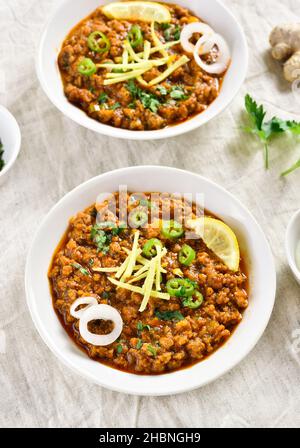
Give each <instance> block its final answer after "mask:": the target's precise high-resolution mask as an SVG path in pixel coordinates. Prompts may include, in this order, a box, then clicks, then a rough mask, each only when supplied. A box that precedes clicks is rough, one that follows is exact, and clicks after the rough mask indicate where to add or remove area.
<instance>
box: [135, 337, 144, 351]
mask: <svg viewBox="0 0 300 448" xmlns="http://www.w3.org/2000/svg"><path fill="white" fill-rule="evenodd" d="M142 346H143V341H142V339H138V341H137V343H136V348H137V349H138V350H140V348H142Z"/></svg>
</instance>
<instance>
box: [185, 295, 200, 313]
mask: <svg viewBox="0 0 300 448" xmlns="http://www.w3.org/2000/svg"><path fill="white" fill-rule="evenodd" d="M202 302H203V295H202V294H201V292H199V291H194V293H193V295H192V296H191V297H186V298H185V299H184V300H183V301H182V305H183V306H186V307H187V308H191V309H192V310H195V309H196V308H199V306H201V305H202Z"/></svg>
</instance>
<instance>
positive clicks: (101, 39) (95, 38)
mask: <svg viewBox="0 0 300 448" xmlns="http://www.w3.org/2000/svg"><path fill="white" fill-rule="evenodd" d="M87 44H88V47H89V49H90V50H92V51H95V52H96V53H106V52H107V51H108V50H109V49H110V40H109V39H108V37H107V36H106V35H105V34H104V33H101V31H94V32H93V33H91V34H90V35H89V37H88V40H87Z"/></svg>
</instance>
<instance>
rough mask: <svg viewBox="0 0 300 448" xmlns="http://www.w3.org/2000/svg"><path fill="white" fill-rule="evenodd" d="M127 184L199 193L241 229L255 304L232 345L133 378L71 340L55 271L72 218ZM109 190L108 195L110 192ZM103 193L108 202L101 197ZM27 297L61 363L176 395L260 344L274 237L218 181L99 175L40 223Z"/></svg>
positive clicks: (162, 172) (122, 385)
mask: <svg viewBox="0 0 300 448" xmlns="http://www.w3.org/2000/svg"><path fill="white" fill-rule="evenodd" d="M120 185H127V188H128V191H131V192H138V191H157V192H169V193H175V192H177V193H178V192H179V193H192V194H193V195H196V194H197V193H200V194H201V195H204V201H205V207H206V208H207V209H208V210H210V211H211V212H212V213H214V214H216V215H217V216H219V217H220V218H222V219H224V221H225V222H226V223H227V224H229V225H230V226H231V227H232V229H233V230H234V231H235V233H236V235H237V237H238V240H239V243H240V247H241V250H242V253H243V254H244V256H245V258H246V263H247V268H248V273H249V284H250V291H249V306H248V308H247V309H246V311H245V312H244V315H243V320H242V322H241V323H240V324H239V325H238V327H237V328H236V330H235V331H234V333H233V335H232V336H231V337H230V338H229V340H228V341H227V342H226V343H225V344H224V345H223V346H222V347H221V348H219V349H218V350H217V351H216V352H215V353H213V354H212V355H211V356H210V357H208V358H206V359H205V360H204V361H202V362H199V363H198V364H195V365H194V366H192V367H190V368H187V369H183V370H179V371H176V372H172V373H168V374H164V375H154V376H151V375H134V374H131V373H126V372H122V371H119V370H116V369H113V368H110V367H108V366H105V365H103V364H101V363H99V362H96V361H93V360H91V359H90V358H89V357H88V356H87V355H86V354H85V353H83V352H82V351H81V350H80V349H79V348H78V347H77V346H76V345H75V344H74V343H73V342H72V341H71V339H70V338H69V336H68V335H67V333H66V332H65V331H64V329H63V328H62V326H61V324H60V322H59V320H58V318H57V316H56V314H55V312H54V309H53V306H52V299H51V294H50V289H49V283H48V278H47V272H48V268H49V265H50V262H51V259H52V256H53V253H54V251H55V248H56V247H57V245H58V243H59V241H60V239H61V237H62V235H63V234H64V232H65V230H66V227H67V224H68V221H69V219H70V217H71V216H73V215H75V214H76V213H78V212H80V211H82V210H83V209H85V208H86V207H88V206H89V205H91V204H93V203H94V202H95V201H96V198H97V197H98V201H101V200H102V199H104V197H106V196H107V195H108V194H109V193H110V192H114V191H117V190H118V189H119V186H120ZM105 192H107V193H105ZM100 193H101V194H102V197H100V196H99V194H100ZM25 283H26V295H27V302H28V306H29V309H30V313H31V316H32V319H33V321H34V323H35V325H36V327H37V329H38V331H39V333H40V335H41V337H42V338H43V340H44V341H45V343H46V344H47V345H48V347H49V348H50V349H51V350H52V351H53V353H55V354H56V355H57V356H58V358H59V359H60V360H61V361H62V362H63V363H64V364H66V365H67V366H69V367H70V368H71V369H73V370H74V371H75V372H77V373H79V374H80V375H82V376H83V377H84V378H85V379H88V380H91V381H93V382H94V383H97V384H100V385H101V386H104V387H107V388H109V389H113V390H117V391H121V392H126V393H131V394H139V395H169V394H175V393H179V392H184V391H187V390H191V389H194V388H197V387H199V386H202V385H204V384H206V383H208V382H210V381H213V380H215V379H216V378H218V377H219V376H220V375H222V374H224V373H225V372H227V371H228V370H229V369H231V368H232V367H233V366H235V365H236V364H237V363H238V362H239V361H241V360H242V359H243V358H244V357H245V356H246V355H247V353H249V351H250V350H251V349H252V348H253V347H254V345H255V344H256V343H257V341H258V340H259V338H260V337H261V335H262V333H263V331H264V329H265V327H266V325H267V323H268V321H269V318H270V315H271V311H272V308H273V303H274V298H275V289H276V274H275V268H274V262H273V257H272V253H271V251H270V248H269V245H268V243H267V240H266V238H265V236H264V234H263V232H262V230H261V228H260V227H259V225H258V224H257V222H256V221H255V219H254V218H253V216H252V215H251V213H250V212H249V211H248V210H247V209H246V208H245V207H244V206H243V205H242V204H241V203H240V202H239V201H238V200H237V199H235V198H234V197H233V196H232V195H231V194H230V193H228V192H227V191H226V190H224V189H223V188H221V187H220V186H218V185H216V184H215V183H213V182H211V181H209V180H207V179H205V178H204V177H201V176H199V175H197V174H193V173H190V172H187V171H182V170H178V169H174V168H168V167H158V166H140V167H132V168H123V169H120V170H116V171H111V172H109V173H105V174H102V175H100V176H98V177H95V178H93V179H91V180H89V181H87V182H85V183H83V184H82V185H80V186H79V187H77V188H75V190H73V191H71V192H70V193H68V194H67V195H66V196H65V197H64V198H63V199H61V200H60V201H59V202H58V203H57V205H56V206H55V207H54V208H53V209H52V210H51V211H50V213H49V214H48V215H47V217H46V218H45V220H44V221H43V223H42V224H41V226H40V228H39V230H38V232H37V234H36V236H35V239H34V242H33V245H32V248H31V250H30V252H29V254H28V258H27V265H26V275H25Z"/></svg>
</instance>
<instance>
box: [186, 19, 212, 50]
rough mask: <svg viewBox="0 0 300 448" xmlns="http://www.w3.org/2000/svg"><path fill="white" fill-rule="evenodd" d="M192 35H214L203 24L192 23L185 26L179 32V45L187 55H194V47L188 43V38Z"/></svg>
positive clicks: (210, 29)
mask: <svg viewBox="0 0 300 448" xmlns="http://www.w3.org/2000/svg"><path fill="white" fill-rule="evenodd" d="M194 33H199V34H202V36H207V35H208V36H209V35H211V34H214V30H213V29H212V28H211V27H210V26H209V25H206V23H203V22H193V23H189V24H188V25H186V26H185V27H184V28H183V30H182V31H181V34H180V43H181V46H182V48H183V49H184V50H185V51H186V52H187V53H194V50H195V45H193V44H192V43H191V42H190V38H191V37H192V35H193V34H194ZM208 51H210V50H208Z"/></svg>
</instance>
